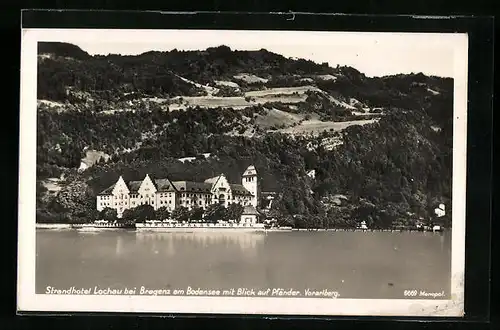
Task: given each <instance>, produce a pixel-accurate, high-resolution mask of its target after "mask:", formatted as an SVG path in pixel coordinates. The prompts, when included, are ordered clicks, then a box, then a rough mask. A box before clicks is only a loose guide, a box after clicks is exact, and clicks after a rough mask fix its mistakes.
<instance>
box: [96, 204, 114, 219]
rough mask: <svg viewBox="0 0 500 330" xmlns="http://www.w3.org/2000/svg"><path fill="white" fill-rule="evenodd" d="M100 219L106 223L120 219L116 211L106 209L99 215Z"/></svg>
mask: <svg viewBox="0 0 500 330" xmlns="http://www.w3.org/2000/svg"><path fill="white" fill-rule="evenodd" d="M99 218H100V219H102V220H106V221H115V220H116V219H117V218H118V216H117V212H116V210H115V209H112V208H109V207H106V208H105V209H103V210H102V211H101V213H100V214H99Z"/></svg>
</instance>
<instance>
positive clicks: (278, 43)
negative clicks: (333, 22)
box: [39, 30, 466, 77]
mask: <svg viewBox="0 0 500 330" xmlns="http://www.w3.org/2000/svg"><path fill="white" fill-rule="evenodd" d="M464 39H465V42H464ZM39 40H40V39H39ZM42 40H44V41H60V42H70V43H72V44H75V45H77V46H79V47H80V48H82V49H83V50H85V51H86V52H88V53H89V54H91V55H96V54H100V55H107V54H110V53H111V54H122V55H137V54H141V53H144V52H147V51H151V50H155V51H169V50H172V49H177V50H203V49H206V48H208V47H216V46H220V45H226V46H228V47H230V48H231V49H237V50H258V49H262V48H264V49H267V50H268V51H272V52H275V53H278V54H281V55H283V56H285V57H297V58H305V59H309V60H312V61H315V62H318V63H322V62H328V63H329V65H330V66H332V67H335V66H337V65H341V66H342V65H347V66H351V67H354V68H355V69H357V70H359V71H360V72H362V73H364V74H366V75H367V76H369V77H373V76H384V75H391V74H398V73H411V72H413V73H418V72H422V73H424V74H426V75H436V76H441V77H454V70H455V65H454V63H455V55H456V52H457V49H458V47H463V46H464V45H465V46H466V36H465V35H462V34H438V33H427V34H424V33H371V32H361V33H360V32H306V31H229V30H225V31H221V30H219V31H218V30H98V31H96V30H52V31H50V32H48V33H45V34H43V36H42V39H41V40H40V41H42Z"/></svg>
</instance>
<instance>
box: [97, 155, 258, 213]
mask: <svg viewBox="0 0 500 330" xmlns="http://www.w3.org/2000/svg"><path fill="white" fill-rule="evenodd" d="M259 198H260V187H259V183H258V179H257V171H256V170H255V167H254V166H253V165H250V166H248V168H247V169H246V170H245V172H244V173H243V175H242V176H241V184H236V183H229V181H228V180H227V178H226V176H225V175H224V174H220V175H218V176H216V177H212V178H209V179H206V180H205V181H204V182H194V181H171V180H170V179H168V178H163V179H155V178H152V177H150V176H149V175H146V177H145V178H144V179H143V180H142V181H129V182H125V180H124V179H123V177H122V176H120V178H119V179H118V181H117V182H116V183H115V184H113V185H112V186H111V187H108V188H107V189H105V190H104V191H102V192H101V193H100V194H98V195H97V210H98V211H102V210H103V209H105V208H107V207H109V208H112V209H116V211H117V213H118V217H121V216H122V215H123V211H125V210H126V209H131V208H134V207H136V206H139V205H144V204H147V205H151V206H152V207H153V208H154V209H155V210H157V209H159V208H161V207H167V209H168V210H169V211H173V210H175V208H177V207H180V206H184V207H186V208H188V209H192V208H194V207H201V208H203V209H206V207H207V206H209V205H210V204H216V203H219V204H222V205H224V206H225V207H228V206H229V205H230V204H232V203H238V204H241V205H242V206H250V207H252V208H253V209H255V208H256V207H257V206H258V201H259Z"/></svg>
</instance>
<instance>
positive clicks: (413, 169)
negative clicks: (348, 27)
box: [18, 29, 468, 316]
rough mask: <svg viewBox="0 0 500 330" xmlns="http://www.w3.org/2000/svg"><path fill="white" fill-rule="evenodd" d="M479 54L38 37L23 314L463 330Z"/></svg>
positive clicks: (26, 75) (22, 217) (268, 37)
mask: <svg viewBox="0 0 500 330" xmlns="http://www.w3.org/2000/svg"><path fill="white" fill-rule="evenodd" d="M467 47H468V46H467V35H466V34H460V33H453V34H452V33H448V34H447V33H374V32H314V31H244V30H97V29H96V30H90V29H26V30H24V31H23V36H22V59H21V112H20V113H21V125H20V162H19V164H20V183H19V189H20V190H19V191H20V193H19V264H18V278H19V283H18V308H19V310H22V311H55V312H57V311H82V312H87V311H104V312H154V313H223V314H276V315H288V314H290V315H291V314H294V315H331V316H336V315H371V316H379V315H394V316H463V313H464V310H463V299H464V297H463V289H464V288H463V286H464V283H463V278H464V269H465V264H464V255H465V248H464V244H465V243H464V242H465V175H466V174H465V173H466V170H465V157H466V135H467V134H466V133H467V132H466V114H467V113H466V108H467Z"/></svg>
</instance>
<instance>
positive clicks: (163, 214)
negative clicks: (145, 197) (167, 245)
mask: <svg viewBox="0 0 500 330" xmlns="http://www.w3.org/2000/svg"><path fill="white" fill-rule="evenodd" d="M155 212H156V218H157V219H158V220H162V221H163V220H166V219H169V218H170V214H171V213H170V211H169V210H168V207H166V206H162V207H160V208H159V209H157V210H156V211H155Z"/></svg>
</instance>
